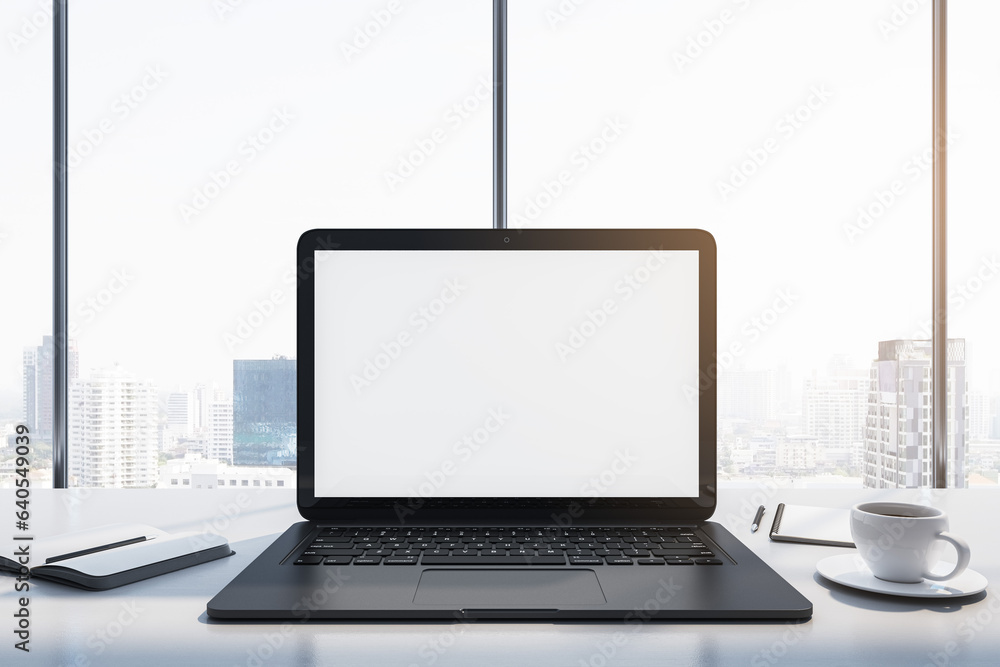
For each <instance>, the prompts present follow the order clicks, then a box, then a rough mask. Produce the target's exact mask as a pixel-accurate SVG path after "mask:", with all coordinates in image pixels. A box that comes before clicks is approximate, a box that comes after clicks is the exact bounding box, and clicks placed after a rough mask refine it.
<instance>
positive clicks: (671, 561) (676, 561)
mask: <svg viewBox="0 0 1000 667" xmlns="http://www.w3.org/2000/svg"><path fill="white" fill-rule="evenodd" d="M666 561H667V565H694V561H693V560H691V559H690V558H667V559H666Z"/></svg>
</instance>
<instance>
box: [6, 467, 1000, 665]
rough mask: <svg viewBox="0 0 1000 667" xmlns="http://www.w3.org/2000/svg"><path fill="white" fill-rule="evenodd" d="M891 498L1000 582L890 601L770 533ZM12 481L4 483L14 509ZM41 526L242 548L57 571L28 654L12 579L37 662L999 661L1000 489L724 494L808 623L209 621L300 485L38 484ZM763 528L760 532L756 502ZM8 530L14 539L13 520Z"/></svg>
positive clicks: (35, 592) (725, 517) (288, 516)
mask: <svg viewBox="0 0 1000 667" xmlns="http://www.w3.org/2000/svg"><path fill="white" fill-rule="evenodd" d="M874 499H892V500H899V501H903V502H921V501H923V502H930V503H931V504H933V505H935V506H937V507H940V508H942V509H944V510H946V511H947V512H948V513H949V515H950V517H951V528H952V532H954V533H957V534H959V535H962V536H964V537H965V538H966V539H967V540H968V542H969V544H970V546H971V548H972V554H973V555H972V564H971V567H972V568H973V569H975V570H977V571H979V572H981V573H982V574H984V575H985V576H986V577H987V579H988V580H989V581H990V583H991V585H990V587H989V588H988V589H987V593H986V594H984V595H980V596H978V597H974V598H970V599H966V600H964V601H963V600H952V601H927V600H914V599H905V598H889V597H882V596H878V595H874V594H869V593H862V592H856V591H853V590H850V589H846V588H842V587H840V586H837V585H836V584H831V583H828V582H826V581H825V580H824V579H822V578H821V577H820V576H819V575H818V574H816V569H815V564H816V562H817V561H819V560H821V559H822V558H824V557H826V556H828V555H832V554H837V553H842V552H843V550H842V549H837V548H835V547H819V546H811V545H800V544H786V543H776V542H771V541H770V540H769V539H768V537H767V530H766V526H769V525H770V517H771V516H773V511H774V508H775V507H776V506H777V504H778V503H779V502H786V503H800V504H808V505H826V506H843V507H849V506H850V505H852V504H854V503H856V502H862V501H866V500H874ZM14 502H15V497H14V493H13V492H12V491H0V507H7V508H9V509H11V512H10V514H11V515H13V509H14ZM31 502H32V505H31V507H32V529H33V531H32V532H33V533H34V534H35V535H36V536H42V535H47V534H55V533H59V532H65V531H70V530H79V529H82V528H87V527H91V526H97V525H101V524H104V523H117V522H141V523H149V524H153V525H155V526H157V527H159V528H162V529H164V530H166V531H168V532H177V531H184V530H213V531H215V532H219V533H220V534H222V535H225V536H226V537H227V538H228V539H229V541H230V544H231V545H232V546H233V548H234V549H235V550H236V555H234V556H232V557H230V558H225V559H222V560H219V561H214V562H211V563H207V564H203V565H199V566H197V567H194V568H190V569H188V570H183V571H180V572H175V573H171V574H167V575H163V576H161V577H158V578H155V579H151V580H147V581H144V582H139V583H136V584H132V585H129V586H124V587H122V588H118V589H115V590H111V591H102V592H85V591H78V590H75V589H71V588H67V587H63V586H59V585H58V584H53V583H50V582H44V581H33V582H32V588H31V591H30V605H29V606H30V611H31V642H30V647H31V652H30V653H28V654H25V653H23V652H21V651H18V650H16V649H14V648H13V644H14V642H15V641H16V640H15V639H13V637H14V635H13V630H14V629H15V626H14V619H13V617H12V614H13V612H14V611H15V610H16V609H17V598H18V597H19V596H20V595H23V594H20V593H18V594H15V592H14V579H13V578H12V577H9V576H2V577H0V618H2V619H6V620H4V621H0V637H4V640H3V644H2V646H0V662H3V663H4V664H11V660H13V664H38V665H107V664H123V665H144V666H149V665H157V664H181V665H185V666H190V667H193V666H194V665H241V666H247V667H263V666H264V665H267V666H269V667H270V666H271V665H314V664H337V665H366V666H368V665H403V666H418V667H429V666H430V665H437V666H445V667H447V666H450V665H461V666H466V665H477V664H490V665H496V666H501V665H511V666H517V667H520V666H521V665H530V664H541V663H544V664H546V665H573V666H580V667H605V666H611V665H654V664H655V665H663V664H677V665H731V664H732V665H737V664H738V665H753V666H755V667H758V666H760V667H763V666H770V665H778V664H785V665H857V664H878V665H880V666H881V667H888V666H889V665H907V666H908V667H909V666H914V665H916V666H918V667H919V666H922V665H937V666H939V667H943V666H944V665H991V666H992V665H997V664H1000V601H998V600H1000V598H997V597H995V596H994V594H993V591H994V586H996V584H997V582H1000V558H998V557H997V556H996V554H997V553H998V552H1000V536H998V530H997V529H998V527H1000V526H998V520H997V509H998V508H1000V493H998V492H994V491H992V490H990V491H985V490H983V491H980V490H975V491H972V490H951V491H927V490H924V491H860V490H857V491H854V490H852V491H844V490H829V491H828V490H823V491H813V490H809V491H805V490H777V489H771V488H762V487H760V486H755V487H752V488H746V489H732V488H724V489H722V498H721V501H720V503H719V508H718V511H717V512H716V515H715V517H713V520H715V521H718V522H719V523H721V524H723V525H724V526H726V527H727V528H728V529H729V530H731V531H732V532H734V533H735V534H736V535H737V536H738V537H739V538H740V539H742V540H743V541H744V542H745V543H746V544H747V545H749V546H750V547H751V548H752V549H753V550H754V551H755V552H756V553H757V554H759V555H760V556H761V557H762V558H763V559H764V561H766V562H767V563H768V564H770V565H771V566H772V567H773V568H774V569H775V570H777V572H778V573H779V574H781V575H782V576H784V577H785V578H786V579H787V580H788V581H789V582H791V583H792V584H793V585H794V586H795V587H796V588H798V589H799V590H800V591H801V592H802V593H803V594H804V595H805V596H806V597H808V598H809V599H810V600H812V602H813V605H814V607H815V611H814V616H813V618H812V620H811V621H809V622H807V623H802V624H797V625H795V624H786V623H743V622H708V623H706V622H684V623H676V622H671V623H649V624H646V625H638V626H625V625H621V624H614V623H577V622H572V623H548V622H546V623H486V622H478V623H470V624H462V623H383V624H370V623H322V624H308V625H306V624H301V623H290V624H285V625H282V624H280V623H246V624H229V623H220V622H216V621H213V620H210V619H208V618H207V616H206V615H205V603H206V602H207V601H208V600H209V599H210V598H211V597H212V596H213V595H214V594H215V593H216V592H218V591H219V590H220V589H221V588H222V587H223V586H224V585H225V584H226V583H228V582H229V581H230V580H231V579H232V578H233V577H234V576H236V574H237V573H238V572H239V571H240V570H241V569H242V568H243V567H244V566H246V565H247V564H248V563H249V562H250V561H251V560H252V559H253V558H254V557H255V556H256V555H257V554H259V553H260V552H261V551H262V550H263V549H264V548H265V547H266V546H267V545H268V544H270V542H271V541H272V540H273V539H274V538H275V537H277V535H278V534H280V533H281V532H282V531H283V530H284V529H285V528H286V527H287V526H288V525H290V524H291V523H293V522H294V521H297V520H299V517H298V514H297V512H296V511H295V506H294V502H295V500H294V493H293V492H292V491H291V490H285V489H282V490H273V489H267V490H262V491H258V492H255V491H253V490H249V491H248V490H242V491H237V490H228V489H227V490H218V489H215V490H193V489H179V490H176V491H175V490H160V491H117V490H84V489H72V490H60V491H52V490H35V491H34V492H33V495H32V498H31ZM760 503H763V504H765V505H766V506H767V509H768V515H767V517H766V518H765V521H764V523H765V527H763V528H762V529H761V530H760V531H758V532H757V533H755V534H751V533H750V530H749V525H750V521H751V520H752V518H753V512H754V510H755V509H756V507H757V505H758V504H760ZM7 523H9V526H8V528H6V529H5V530H4V531H3V532H4V533H7V534H3V533H0V544H10V539H11V537H12V536H13V533H14V525H13V524H14V519H13V518H10V520H9V521H8V522H7Z"/></svg>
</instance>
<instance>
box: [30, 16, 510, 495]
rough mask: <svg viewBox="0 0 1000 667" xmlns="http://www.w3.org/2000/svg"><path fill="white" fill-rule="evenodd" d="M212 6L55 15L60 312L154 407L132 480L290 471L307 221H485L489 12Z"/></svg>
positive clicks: (88, 362)
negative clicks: (223, 466)
mask: <svg viewBox="0 0 1000 667" xmlns="http://www.w3.org/2000/svg"><path fill="white" fill-rule="evenodd" d="M223 5H224V3H216V4H215V5H212V4H211V3H210V4H209V5H206V4H205V3H204V2H203V1H202V0H179V1H177V2H170V3H160V4H155V5H151V4H148V3H146V4H142V3H140V4H136V3H134V2H129V1H127V0H98V1H97V2H91V3H86V4H75V3H71V5H70V25H71V31H70V51H69V52H70V54H71V55H70V58H71V64H70V68H69V71H70V83H69V88H70V95H69V99H70V109H69V125H70V127H69V136H70V164H71V168H72V176H71V179H70V193H69V202H70V207H71V208H70V217H71V218H72V223H71V225H70V235H71V238H70V248H72V251H71V255H70V258H69V272H70V273H69V275H70V289H69V292H70V294H69V303H70V320H71V322H72V324H73V325H74V326H75V329H76V331H77V335H76V339H77V341H78V344H79V348H80V357H81V376H82V377H83V378H87V377H88V376H89V375H90V374H91V373H92V369H106V368H113V367H116V366H117V367H118V368H119V369H120V372H121V374H122V377H121V378H120V379H119V380H117V381H118V383H119V385H120V387H121V388H122V389H123V390H127V389H128V388H130V387H138V386H147V385H148V386H149V387H150V388H152V390H153V393H152V394H151V395H149V396H146V397H145V398H146V399H149V400H145V402H141V403H140V402H137V403H136V405H137V406H139V407H141V408H142V409H144V410H147V411H149V412H151V413H154V414H162V415H163V417H164V418H163V419H153V420H149V421H148V422H147V426H148V428H147V429H146V430H145V431H143V435H144V440H143V441H142V442H141V443H138V444H136V445H135V447H136V450H137V451H138V452H139V453H140V455H141V456H140V457H139V458H144V459H150V460H148V461H146V462H145V463H146V468H145V471H144V472H140V471H139V470H138V466H137V471H136V472H135V475H134V476H133V479H134V480H135V481H134V485H136V486H153V485H155V484H156V481H157V473H156V464H155V459H156V457H157V456H160V455H162V456H163V457H165V458H166V460H167V461H185V460H188V461H191V460H195V458H196V457H197V456H202V457H204V458H213V459H217V460H220V461H223V462H231V463H232V464H235V466H237V468H242V469H244V470H245V469H247V468H263V467H272V468H273V467H277V468H283V467H284V468H291V467H292V466H294V464H295V455H294V452H295V401H294V399H295V392H294V386H295V360H294V358H293V357H292V355H293V353H294V347H295V341H294V324H295V305H294V298H295V294H294V291H295V276H294V263H295V260H294V248H295V242H296V240H297V238H298V236H299V234H301V233H302V232H303V231H305V230H307V229H311V228H314V227H323V226H331V227H336V226H351V227H354V226H357V227H398V226H414V227H424V226H426V227H466V226H472V227H489V226H491V224H492V112H491V99H492V79H491V75H492V45H491V37H492V2H491V1H490V0H471V1H470V0H426V1H425V2H421V3H419V4H418V5H414V6H413V7H407V8H406V11H405V12H399V13H398V14H395V15H393V14H390V15H389V18H388V19H386V18H385V17H383V19H382V22H383V23H384V22H385V21H386V20H390V19H391V22H390V24H388V25H385V26H382V25H381V24H380V23H379V20H378V17H374V18H373V11H375V12H376V13H379V12H383V9H382V8H381V7H377V8H376V7H373V6H372V5H371V3H363V2H335V3H322V2H313V1H311V0H292V1H289V2H281V3H260V4H257V5H256V6H254V5H253V3H250V4H242V5H240V6H238V7H237V6H233V7H229V6H228V5H226V6H223ZM230 10H231V11H230ZM380 15H381V14H380ZM12 23H13V21H12ZM123 25H127V26H129V28H128V29H127V30H126V29H122V26H123ZM262 35H267V38H266V39H264V40H262V38H261V36H262ZM123 54H128V57H123ZM456 56H457V57H456ZM428 73H433V75H432V76H428ZM25 74H26V73H25ZM39 81H44V77H39ZM43 164H44V162H43ZM39 247H44V244H39ZM220 293H222V294H224V298H222V299H221V300H220V298H219V294H220ZM38 330H39V331H44V330H45V327H39V329H38ZM180 351H182V352H180ZM179 352H180V353H179ZM143 383H147V384H146V385H144V384H143ZM274 392H277V398H278V399H280V400H277V401H276V400H274V399H275V396H274V395H272V394H273V393H274ZM81 405H82V404H81ZM117 414H118V413H115V414H114V415H112V416H111V423H110V424H109V425H108V429H112V430H113V429H114V428H116V426H115V420H116V419H117V418H118V417H117V416H116V415H117ZM82 419H83V413H82V412H81V411H80V410H79V409H74V410H71V414H70V420H71V421H74V420H77V421H79V420H82ZM82 434H83V430H82V428H81V430H80V437H76V438H71V441H70V445H69V446H70V458H71V459H73V458H74V457H77V458H79V457H80V451H81V444H83V443H84V442H85V441H84V440H82V439H81V438H82V437H83V435H82ZM108 446H112V447H113V446H114V445H113V444H112V445H108ZM84 467H85V464H84V462H83V461H81V462H80V464H79V465H78V466H77V468H78V469H82V468H84ZM72 470H73V469H72V468H71V471H72ZM86 483H87V482H86V478H85V477H84V476H82V475H76V476H74V479H72V480H71V484H77V485H79V484H86ZM255 485H259V481H257V482H255ZM268 485H270V484H268Z"/></svg>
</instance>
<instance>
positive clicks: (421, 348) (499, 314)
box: [312, 249, 700, 498]
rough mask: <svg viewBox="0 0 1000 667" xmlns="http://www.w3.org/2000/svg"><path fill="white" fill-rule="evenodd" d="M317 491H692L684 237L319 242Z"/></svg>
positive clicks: (617, 494)
mask: <svg viewBox="0 0 1000 667" xmlns="http://www.w3.org/2000/svg"><path fill="white" fill-rule="evenodd" d="M313 257H314V260H315V275H314V281H313V282H314V286H315V291H314V317H313V322H312V324H313V326H314V341H315V359H314V368H315V374H314V378H313V382H314V405H313V407H314V415H315V417H314V424H315V432H314V468H313V475H314V477H313V484H314V493H315V496H316V497H317V498H323V497H326V498H362V497H382V498H497V497H510V498H560V497H561V498H573V497H577V498H587V497H590V498H598V497H599V498H682V497H696V496H698V495H699V468H698V466H699V431H698V427H699V411H698V402H699V399H700V397H699V395H698V392H697V391H696V388H697V387H698V386H699V347H698V344H699V311H698V306H699V294H698V285H699V256H698V251H696V250H687V249H685V250H656V249H647V250H538V249H530V250H529V249H525V250H518V249H510V250H508V249H504V250H469V249H454V250H427V249H421V250H408V249H393V250H352V249H340V250H322V249H320V250H315V251H314V255H313Z"/></svg>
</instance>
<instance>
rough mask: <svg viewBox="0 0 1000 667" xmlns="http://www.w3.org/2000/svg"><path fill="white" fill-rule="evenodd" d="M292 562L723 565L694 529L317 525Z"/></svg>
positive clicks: (388, 564)
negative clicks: (335, 526)
mask: <svg viewBox="0 0 1000 667" xmlns="http://www.w3.org/2000/svg"><path fill="white" fill-rule="evenodd" d="M293 563H294V564H295V565H364V566H407V565H449V566H452V565H455V566H460V565H515V566H520V565H529V566H530V565H547V566H553V565H567V566H569V565H611V566H625V565H635V566H640V565H664V566H666V565H722V560H721V559H720V558H718V557H717V556H716V554H715V553H714V552H713V551H712V549H711V548H710V547H708V546H707V545H706V544H705V542H704V541H703V539H702V538H701V537H700V536H699V535H698V533H697V532H696V531H695V530H694V529H693V528H683V527H676V528H664V527H657V528H565V529H549V528H545V529H542V528H493V527H491V528H455V527H451V528H320V529H319V531H318V533H317V534H316V535H315V537H313V538H312V540H311V541H310V544H309V545H308V546H307V547H306V548H305V549H303V550H302V552H301V553H300V554H298V556H297V558H296V559H295V560H294V561H293Z"/></svg>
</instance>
